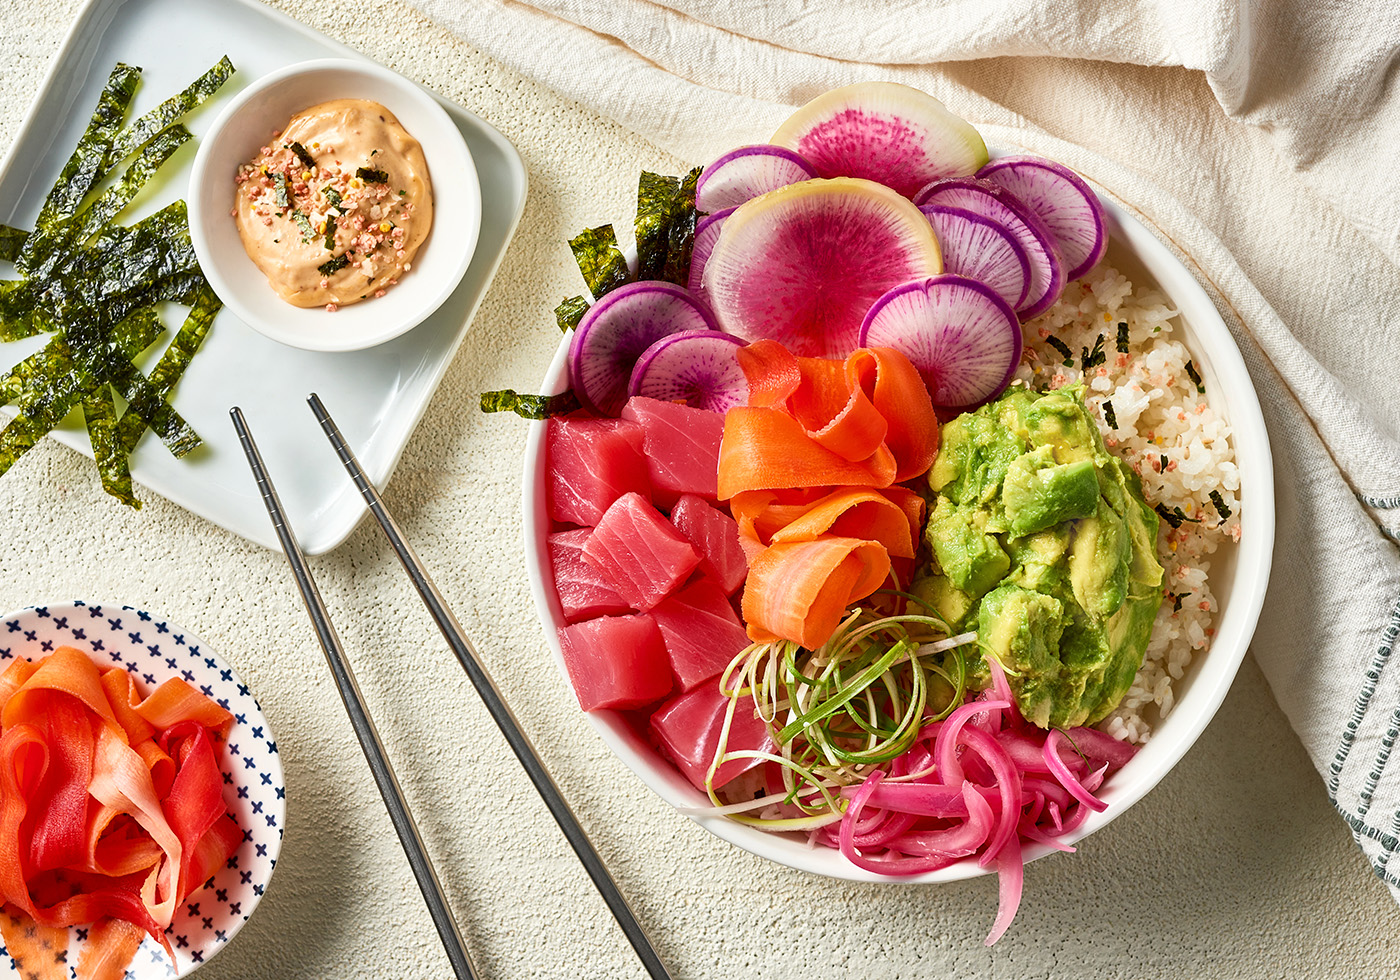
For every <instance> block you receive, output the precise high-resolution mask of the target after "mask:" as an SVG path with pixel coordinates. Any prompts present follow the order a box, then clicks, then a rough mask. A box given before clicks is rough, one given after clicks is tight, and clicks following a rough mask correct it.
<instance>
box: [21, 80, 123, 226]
mask: <svg viewBox="0 0 1400 980" xmlns="http://www.w3.org/2000/svg"><path fill="white" fill-rule="evenodd" d="M140 78H141V69H140V68H133V67H132V66H131V65H124V64H121V63H120V62H118V64H117V66H116V67H115V68H113V69H112V73H111V74H110V75H109V76H108V77H107V84H106V86H104V87H103V89H102V94H101V95H99V96H98V98H97V108H96V109H95V110H94V111H93V114H92V120H91V121H90V122H89V123H88V127H87V130H86V131H85V132H84V133H83V135H82V136H81V137H80V138H79V139H78V145H77V146H75V147H73V153H72V155H71V156H69V158H68V162H67V163H65V164H64V165H63V172H62V173H60V174H59V175H58V180H57V181H56V182H55V183H54V185H53V189H52V190H50V191H49V194H48V197H47V198H45V199H44V205H43V207H42V208H40V209H39V217H38V219H37V220H36V221H35V222H34V225H35V227H36V228H39V229H44V228H47V227H48V226H49V225H51V224H52V223H53V222H54V221H56V220H58V219H60V218H67V217H69V216H70V215H72V214H73V213H74V212H75V211H77V210H78V206H79V205H80V204H82V203H83V198H85V197H87V195H88V192H89V191H90V190H92V188H93V187H94V186H95V185H96V184H97V182H98V180H100V179H101V178H102V174H103V173H104V172H105V170H104V168H105V164H106V160H107V153H108V150H110V149H111V146H112V141H113V139H114V136H115V134H116V132H117V130H118V129H119V128H120V127H121V124H122V120H123V119H125V118H126V110H127V107H128V106H129V105H131V97H132V96H133V95H135V94H136V83H137V82H138V81H140Z"/></svg>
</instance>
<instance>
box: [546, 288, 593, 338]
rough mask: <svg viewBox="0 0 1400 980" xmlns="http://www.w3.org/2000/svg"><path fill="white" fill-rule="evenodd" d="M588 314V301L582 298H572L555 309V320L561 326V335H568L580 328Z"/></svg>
mask: <svg viewBox="0 0 1400 980" xmlns="http://www.w3.org/2000/svg"><path fill="white" fill-rule="evenodd" d="M587 312H588V300H586V299H584V298H583V297H582V296H570V297H568V298H567V299H565V300H564V302H562V303H560V304H559V305H558V306H556V307H555V308H554V319H555V322H557V323H558V324H559V332H560V333H568V332H569V331H570V330H572V329H573V328H574V327H577V326H578V323H579V321H580V320H582V319H583V315H584V314H585V313H587Z"/></svg>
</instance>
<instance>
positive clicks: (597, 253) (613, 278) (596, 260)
mask: <svg viewBox="0 0 1400 980" xmlns="http://www.w3.org/2000/svg"><path fill="white" fill-rule="evenodd" d="M569 248H570V249H572V250H573V253H574V261H575V262H577V263H578V270H579V272H582V273H583V281H584V283H585V284H586V285H587V286H588V291H589V292H590V293H592V294H593V298H594V299H602V298H603V296H604V295H605V294H607V293H610V292H612V291H613V290H614V289H616V288H617V287H618V286H621V285H622V284H623V283H625V282H627V281H628V280H629V279H631V278H632V276H631V273H629V272H628V271H627V259H626V258H625V257H624V256H623V254H622V250H621V249H620V248H618V247H617V233H616V232H614V231H613V227H612V225H600V226H598V227H597V228H589V229H587V230H585V231H581V232H579V233H578V234H577V235H575V236H574V237H573V238H571V239H569Z"/></svg>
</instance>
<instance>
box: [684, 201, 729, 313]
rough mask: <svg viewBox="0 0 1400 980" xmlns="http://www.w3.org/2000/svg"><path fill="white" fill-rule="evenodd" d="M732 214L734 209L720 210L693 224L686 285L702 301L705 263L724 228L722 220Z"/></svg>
mask: <svg viewBox="0 0 1400 980" xmlns="http://www.w3.org/2000/svg"><path fill="white" fill-rule="evenodd" d="M733 213H734V208H721V209H720V210H718V211H716V212H714V213H713V214H707V215H705V217H703V218H701V219H700V220H699V221H697V222H696V223H695V238H694V240H693V242H692V244H691V246H690V278H689V279H688V280H687V285H688V286H689V288H690V291H691V292H692V293H694V294H695V295H696V296H699V297H701V298H702V299H703V298H704V297H705V290H704V288H703V287H702V285H701V282H702V279H701V277H702V276H703V274H704V272H705V263H706V262H708V261H709V259H710V253H711V252H713V251H714V248H715V242H717V241H719V231H720V229H721V228H723V227H724V219H725V218H727V217H729V216H730V215H731V214H733ZM706 302H708V300H706Z"/></svg>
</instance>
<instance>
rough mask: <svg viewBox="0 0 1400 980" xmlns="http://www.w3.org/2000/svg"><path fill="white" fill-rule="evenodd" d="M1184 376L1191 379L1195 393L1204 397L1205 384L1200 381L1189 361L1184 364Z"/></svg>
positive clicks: (1194, 366) (1194, 367) (1193, 365)
mask: <svg viewBox="0 0 1400 980" xmlns="http://www.w3.org/2000/svg"><path fill="white" fill-rule="evenodd" d="M1186 376H1187V377H1188V378H1190V379H1191V383H1192V384H1194V385H1195V386H1196V391H1197V393H1199V394H1202V395H1204V394H1205V393H1206V386H1205V382H1203V381H1202V380H1201V376H1200V374H1199V373H1198V372H1197V371H1196V365H1195V364H1192V363H1191V361H1189V360H1188V361H1187V362H1186Z"/></svg>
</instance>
